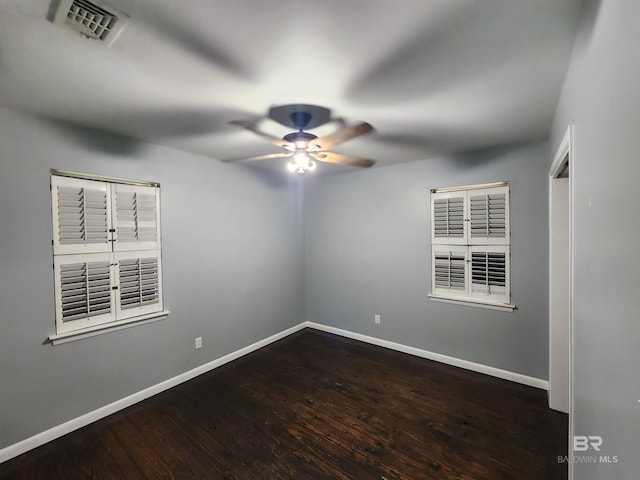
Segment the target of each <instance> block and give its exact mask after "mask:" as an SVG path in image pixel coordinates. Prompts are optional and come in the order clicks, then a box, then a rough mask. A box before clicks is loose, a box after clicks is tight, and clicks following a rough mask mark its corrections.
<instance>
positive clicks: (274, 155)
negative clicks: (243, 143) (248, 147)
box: [222, 152, 293, 163]
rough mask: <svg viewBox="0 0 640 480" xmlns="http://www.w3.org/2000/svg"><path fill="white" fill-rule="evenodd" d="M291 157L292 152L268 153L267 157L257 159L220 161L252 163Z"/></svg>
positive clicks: (262, 156) (225, 161)
mask: <svg viewBox="0 0 640 480" xmlns="http://www.w3.org/2000/svg"><path fill="white" fill-rule="evenodd" d="M291 155H293V152H282V153H269V154H267V155H258V156H257V157H240V158H225V159H223V160H222V161H223V162H224V163H231V162H254V161H256V160H269V159H270V158H287V157H290V156H291Z"/></svg>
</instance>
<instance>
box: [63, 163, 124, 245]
mask: <svg viewBox="0 0 640 480" xmlns="http://www.w3.org/2000/svg"><path fill="white" fill-rule="evenodd" d="M110 196H111V194H110V191H109V188H108V184H107V183H105V182H96V181H90V180H81V179H77V178H69V177H58V176H52V177H51V200H52V203H51V205H52V214H53V252H54V254H56V255H59V254H66V253H97V252H108V251H110V250H111V242H110V236H109V235H110V233H109V229H110V228H111V204H110Z"/></svg>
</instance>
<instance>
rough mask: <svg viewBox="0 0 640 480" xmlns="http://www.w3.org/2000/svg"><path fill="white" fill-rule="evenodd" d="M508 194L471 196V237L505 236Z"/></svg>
mask: <svg viewBox="0 0 640 480" xmlns="http://www.w3.org/2000/svg"><path fill="white" fill-rule="evenodd" d="M505 197H506V196H505V195H504V194H496V195H473V196H471V207H470V208H471V210H470V215H469V216H470V221H471V237H496V238H504V236H505V232H506V220H505V219H506V208H505V203H506V198H505Z"/></svg>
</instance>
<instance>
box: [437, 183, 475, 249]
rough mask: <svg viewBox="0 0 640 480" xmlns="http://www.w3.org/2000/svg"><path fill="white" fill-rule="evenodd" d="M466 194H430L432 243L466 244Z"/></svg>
mask: <svg viewBox="0 0 640 480" xmlns="http://www.w3.org/2000/svg"><path fill="white" fill-rule="evenodd" d="M465 193H466V192H443V193H434V194H432V199H431V238H432V243H448V244H454V245H455V244H458V245H464V244H466V243H467V242H466V228H465V221H464V219H465V214H466V195H465Z"/></svg>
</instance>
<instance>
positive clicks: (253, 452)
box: [0, 329, 568, 480]
mask: <svg viewBox="0 0 640 480" xmlns="http://www.w3.org/2000/svg"><path fill="white" fill-rule="evenodd" d="M546 405H547V400H546V392H544V391H542V390H538V389H534V388H531V387H526V386H523V385H519V384H515V383H511V382H508V381H504V380H500V379H496V378H493V377H489V376H486V375H481V374H477V373H473V372H469V371H466V370H462V369H458V368H455V367H450V366H447V365H443V364H439V363H436V362H432V361H429V360H424V359H420V358H416V357H412V356H410V355H406V354H402V353H399V352H394V351H391V350H387V349H384V348H380V347H375V346H371V345H367V344H363V343H360V342H357V341H354V340H349V339H344V338H341V337H337V336H334V335H331V334H327V333H321V332H317V331H314V330H310V329H306V330H303V331H301V332H298V333H296V334H294V335H291V336H289V337H287V338H285V339H283V340H280V341H279V342H277V343H274V344H272V345H270V346H268V347H266V348H264V349H261V350H259V351H257V352H254V353H252V354H250V355H247V356H245V357H243V358H241V359H239V360H236V361H234V362H232V363H229V364H227V365H225V366H223V367H220V368H219V369H216V370H214V371H212V372H209V373H207V374H205V375H202V376H200V377H198V378H196V379H194V380H192V381H190V382H187V383H184V384H182V385H180V386H178V387H175V388H173V389H171V390H169V391H166V392H163V393H161V394H159V395H156V396H155V397H153V398H150V399H148V400H145V401H143V402H141V403H139V404H136V405H134V406H132V407H130V408H128V409H126V410H123V411H121V412H118V413H116V414H114V415H111V416H110V417H107V418H105V419H103V420H100V421H98V422H96V423H94V424H92V425H89V426H87V427H85V428H82V429H80V430H78V431H76V432H73V433H71V434H69V435H66V436H65V437H62V438H60V439H57V440H55V441H53V442H50V443H48V444H46V445H43V446H42V447H39V448H37V449H35V450H32V451H31V452H28V453H26V454H24V455H21V456H19V457H17V458H14V459H12V460H9V461H7V462H5V463H3V464H0V478H1V479H29V480H33V479H52V480H55V479H60V480H63V479H64V480H72V479H81V478H82V479H127V480H128V479H150V480H155V479H225V480H231V479H238V480H240V479H243V480H244V479H247V480H261V479H264V480H267V479H269V480H279V479H283V480H284V479H296V480H298V479H340V480H347V479H348V480H353V479H355V480H366V479H372V480H373V479H375V480H400V479H452V480H453V479H456V480H471V479H473V480H481V479H486V480H500V479H517V480H528V479H531V480H533V479H535V480H543V479H544V480H554V479H566V478H567V466H566V464H559V463H558V462H557V458H558V456H563V455H567V448H566V443H567V422H568V420H567V416H566V415H563V414H560V413H557V412H554V411H552V410H549V409H548V408H547V406H546Z"/></svg>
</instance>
